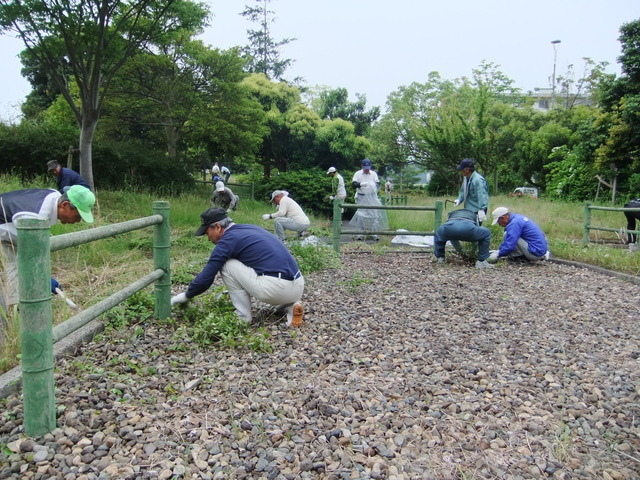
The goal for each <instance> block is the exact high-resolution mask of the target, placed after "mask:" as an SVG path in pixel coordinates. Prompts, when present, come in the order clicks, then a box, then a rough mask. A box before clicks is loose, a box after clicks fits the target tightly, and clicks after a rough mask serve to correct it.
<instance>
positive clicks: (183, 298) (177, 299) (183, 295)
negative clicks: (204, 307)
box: [171, 292, 189, 307]
mask: <svg viewBox="0 0 640 480" xmlns="http://www.w3.org/2000/svg"><path fill="white" fill-rule="evenodd" d="M187 300H189V299H188V298H187V294H186V293H184V292H182V293H179V294H178V295H176V296H175V297H171V306H172V307H173V306H174V305H175V304H176V303H184V302H186V301H187Z"/></svg>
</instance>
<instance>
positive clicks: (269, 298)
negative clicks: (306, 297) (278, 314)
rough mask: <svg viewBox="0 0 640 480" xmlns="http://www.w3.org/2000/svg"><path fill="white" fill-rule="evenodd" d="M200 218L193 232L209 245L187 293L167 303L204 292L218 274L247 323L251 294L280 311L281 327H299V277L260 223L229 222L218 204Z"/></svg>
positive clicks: (290, 258) (301, 280)
mask: <svg viewBox="0 0 640 480" xmlns="http://www.w3.org/2000/svg"><path fill="white" fill-rule="evenodd" d="M200 218H201V225H200V227H199V228H198V230H196V233H195V235H196V237H200V236H202V235H206V236H207V238H208V239H209V241H210V242H211V243H214V244H215V248H214V249H213V252H211V256H210V257H209V261H208V262H207V264H206V265H205V266H204V268H203V269H202V271H201V272H200V273H199V274H198V275H196V277H195V278H194V279H193V280H192V281H191V283H190V284H189V286H188V287H187V291H186V292H183V293H180V294H178V295H175V296H174V297H173V298H172V299H171V305H175V304H177V303H184V302H186V301H187V300H190V299H192V298H193V297H195V296H196V295H200V294H201V293H204V292H205V291H207V289H209V287H210V286H211V285H212V284H213V280H214V278H215V276H216V275H217V274H218V273H220V278H221V279H222V283H224V284H225V286H226V287H227V290H228V291H229V297H230V298H231V303H233V306H234V307H235V309H236V314H237V315H238V317H240V318H242V319H244V320H246V321H247V322H251V319H252V315H251V297H254V298H256V299H258V300H260V301H261V302H264V303H268V304H270V305H278V306H279V307H281V308H282V309H284V311H286V313H287V325H289V326H294V327H298V326H300V325H301V324H302V315H303V313H304V308H303V306H302V304H301V303H300V299H301V298H302V293H303V291H304V278H303V276H302V274H301V273H300V269H299V267H298V264H297V263H296V260H295V259H294V258H293V256H292V255H291V253H289V250H287V247H285V246H284V244H283V243H282V242H281V241H280V240H279V239H278V238H277V237H276V236H275V235H273V234H271V233H269V232H267V231H266V230H265V229H264V228H262V227H259V226H257V225H246V224H235V223H233V220H231V219H230V218H229V217H228V215H227V211H226V210H225V209H223V208H219V207H217V208H210V209H209V210H207V211H205V212H202V214H200Z"/></svg>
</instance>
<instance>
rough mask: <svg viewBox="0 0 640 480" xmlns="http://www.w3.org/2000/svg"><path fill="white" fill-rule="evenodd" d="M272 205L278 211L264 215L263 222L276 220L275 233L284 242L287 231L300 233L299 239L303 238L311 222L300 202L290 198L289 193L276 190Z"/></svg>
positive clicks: (273, 193)
mask: <svg viewBox="0 0 640 480" xmlns="http://www.w3.org/2000/svg"><path fill="white" fill-rule="evenodd" d="M271 203H274V204H275V205H276V208H277V210H276V211H275V212H274V213H265V214H264V215H262V220H270V219H273V220H274V222H273V233H275V234H276V236H277V237H278V238H279V239H280V240H281V241H282V242H284V241H285V240H286V239H287V237H286V234H285V230H291V231H294V232H298V238H301V237H303V236H304V232H305V230H306V229H307V228H309V225H311V221H310V220H309V217H307V214H306V213H304V211H303V210H302V207H301V206H300V205H299V204H298V202H296V201H295V200H294V199H293V198H291V197H289V192H287V191H286V190H274V191H273V192H272V193H271Z"/></svg>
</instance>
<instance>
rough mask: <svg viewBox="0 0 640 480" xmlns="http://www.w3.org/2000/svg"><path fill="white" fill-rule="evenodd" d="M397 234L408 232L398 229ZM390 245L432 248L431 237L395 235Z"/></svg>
mask: <svg viewBox="0 0 640 480" xmlns="http://www.w3.org/2000/svg"><path fill="white" fill-rule="evenodd" d="M396 231H397V232H399V233H401V232H408V230H404V229H399V230H396ZM391 243H395V244H403V245H411V246H412V247H433V236H432V235H402V234H400V235H396V236H395V237H393V238H392V239H391Z"/></svg>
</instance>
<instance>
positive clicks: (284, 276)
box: [260, 270, 302, 281]
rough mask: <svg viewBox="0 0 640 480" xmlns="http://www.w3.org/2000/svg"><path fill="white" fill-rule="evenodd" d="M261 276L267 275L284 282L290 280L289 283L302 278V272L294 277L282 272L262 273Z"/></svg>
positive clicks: (298, 272)
mask: <svg viewBox="0 0 640 480" xmlns="http://www.w3.org/2000/svg"><path fill="white" fill-rule="evenodd" d="M260 275H266V276H267V277H275V278H281V279H282V280H289V281H291V280H295V279H296V278H300V277H301V276H302V274H301V273H300V270H298V271H297V272H296V274H295V275H294V276H293V277H292V276H291V275H287V274H286V273H280V272H262V273H261V274H260Z"/></svg>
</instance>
